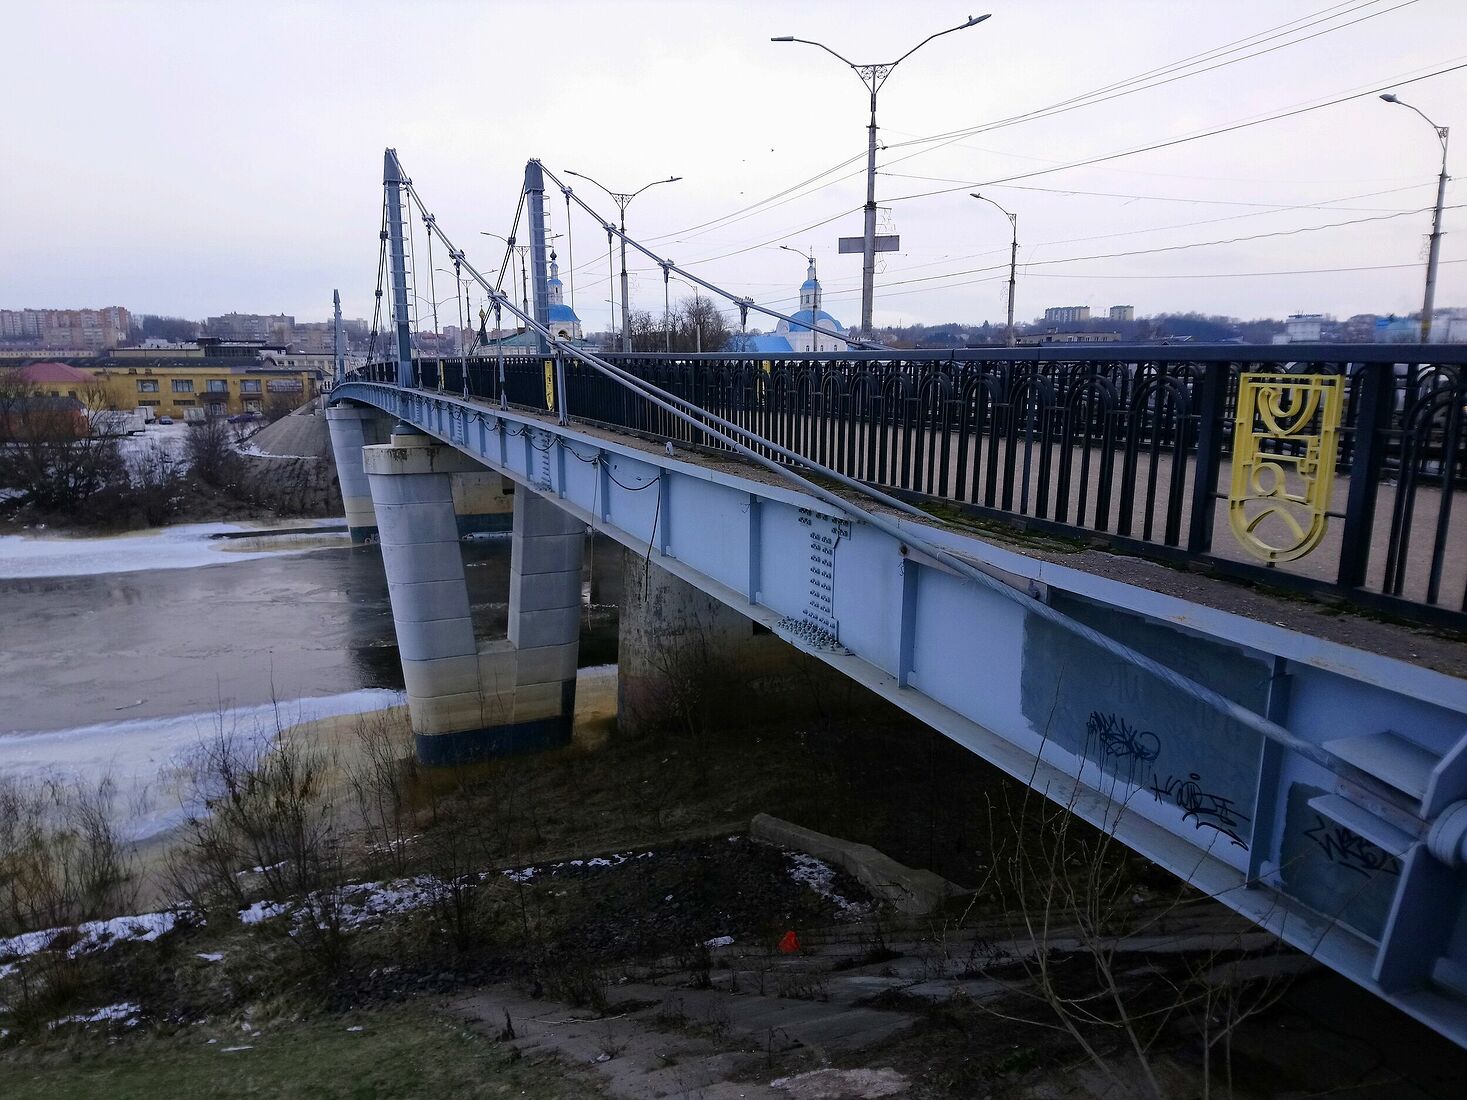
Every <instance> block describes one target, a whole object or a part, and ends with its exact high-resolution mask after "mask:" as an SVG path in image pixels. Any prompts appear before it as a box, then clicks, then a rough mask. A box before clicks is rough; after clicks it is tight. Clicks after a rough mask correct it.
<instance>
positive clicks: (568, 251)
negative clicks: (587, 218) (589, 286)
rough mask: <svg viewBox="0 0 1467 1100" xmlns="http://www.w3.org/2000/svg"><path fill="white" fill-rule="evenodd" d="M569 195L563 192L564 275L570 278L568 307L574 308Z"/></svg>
mask: <svg viewBox="0 0 1467 1100" xmlns="http://www.w3.org/2000/svg"><path fill="white" fill-rule="evenodd" d="M570 202H571V197H570V192H569V191H566V192H565V269H566V270H565V277H566V278H567V279H568V280H570V307H571V312H572V313H574V312H575V309H576V238H575V234H574V233H573V232H572V231H571V220H572V219H571V205H570Z"/></svg>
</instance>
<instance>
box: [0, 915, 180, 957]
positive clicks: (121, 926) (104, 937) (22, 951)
mask: <svg viewBox="0 0 1467 1100" xmlns="http://www.w3.org/2000/svg"><path fill="white" fill-rule="evenodd" d="M177 924H178V914H176V913H173V912H163V913H140V914H138V915H137V916H132V917H112V918H111V919H109V920H94V921H87V922H86V923H85V924H79V925H77V926H76V928H75V929H72V928H47V929H45V930H44V931H41V932H22V933H21V934H20V935H18V936H11V937H10V938H9V939H4V940H0V958H9V957H16V958H22V959H23V958H25V957H26V956H28V955H34V954H36V953H37V952H39V951H45V950H46V949H47V948H49V947H50V946H51V945H52V944H53V943H55V942H56V940H57V939H58V938H59V937H60V936H62V935H63V934H64V933H67V932H72V931H74V932H75V933H76V937H77V938H76V942H75V943H73V944H72V945H71V946H70V947H69V948H67V950H66V953H67V955H68V956H69V957H71V958H73V959H75V958H79V957H80V956H82V955H90V954H92V953H93V952H94V951H103V950H105V949H107V948H109V947H111V946H113V945H114V944H119V943H152V942H153V941H154V940H156V939H157V938H158V937H159V936H163V935H167V934H168V933H169V932H171V931H173V929H174V927H175V926H176V925H177Z"/></svg>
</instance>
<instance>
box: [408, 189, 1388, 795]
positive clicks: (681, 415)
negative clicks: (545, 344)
mask: <svg viewBox="0 0 1467 1100" xmlns="http://www.w3.org/2000/svg"><path fill="white" fill-rule="evenodd" d="M406 186H407V189H408V193H409V195H410V196H411V197H412V198H413V200H414V201H415V202H416V203H417V204H418V206H419V208H420V209H422V206H423V204H422V198H421V197H420V196H419V195H418V194H417V193H416V191H414V190H413V188H412V186H411V184H408V185H406ZM432 231H433V232H436V233H437V234H438V235H439V237H440V238H441V239H442V241H443V243H444V245H445V246H447V247H449V248H453V247H454V246H453V243H452V242H451V241H450V240H449V239H448V237H447V235H446V234H445V233H444V232H443V229H442V227H440V226H439V225H437V223H436V222H435V223H433V226H432ZM464 267H465V268H466V269H467V270H468V272H469V274H470V275H471V276H472V277H473V278H474V279H475V280H476V281H477V282H478V283H479V285H480V286H481V287H483V288H484V289H485V290H490V289H491V288H490V287H489V283H488V280H486V279H485V278H484V276H483V275H481V274H480V273H479V272H478V270H477V269H476V268H475V267H474V266H473V265H472V264H470V263H469V262H468V260H467V259H465V260H464ZM491 293H492V294H493V295H494V297H495V304H496V308H498V307H499V306H500V305H504V306H507V307H508V308H509V310H510V312H511V313H514V314H518V315H519V316H520V318H521V319H522V320H523V321H524V322H525V325H526V327H527V328H533V329H534V330H536V331H537V332H538V333H539V334H540V335H542V336H544V337H545V338H546V339H547V340H548V341H549V342H550V344H551V346H552V347H554V348H555V349H556V351H557V352H559V353H561V354H567V355H570V356H572V357H573V358H575V359H578V360H580V361H581V362H583V363H585V364H586V365H587V366H589V367H591V368H592V369H593V370H595V371H596V372H597V373H599V374H602V375H605V376H607V377H608V378H611V379H613V380H614V381H618V382H620V383H621V384H622V385H623V386H624V387H625V388H627V389H629V390H631V391H633V392H635V393H638V394H640V395H641V396H642V397H643V398H644V399H645V400H647V401H648V402H650V403H651V404H653V405H655V406H657V407H658V408H660V409H662V410H664V411H665V412H668V413H671V414H672V415H673V416H674V417H676V418H677V419H678V420H681V421H683V422H684V423H686V424H688V425H689V426H690V427H692V428H694V429H696V430H698V431H700V432H702V433H704V434H705V435H707V436H708V437H709V438H710V439H714V440H717V441H718V442H720V443H723V444H724V445H725V446H727V447H729V448H730V449H731V450H733V451H735V452H737V453H738V454H740V455H742V456H743V457H745V458H747V459H749V460H750V461H752V462H755V463H757V464H758V465H760V466H762V467H764V468H765V469H767V470H769V471H770V472H771V473H773V474H775V475H776V476H778V477H780V478H782V479H784V480H786V481H790V482H793V483H794V484H795V485H797V486H798V487H799V488H800V489H802V490H803V491H804V492H806V493H809V494H810V495H812V496H814V497H816V498H817V499H819V500H821V501H823V502H824V503H826V504H828V505H829V506H831V507H832V508H835V509H836V510H837V511H839V512H842V513H844V514H845V515H847V516H849V517H850V518H851V519H853V520H856V521H858V522H865V523H868V524H870V525H871V526H872V527H874V528H876V529H877V530H879V531H881V532H883V533H885V534H887V535H889V536H890V537H892V538H894V539H897V540H899V541H900V542H901V543H902V544H903V545H906V546H909V547H912V548H915V549H917V550H918V551H920V552H921V553H922V554H924V555H926V556H928V557H931V558H933V559H935V560H936V561H938V562H939V563H940V564H942V565H944V566H946V567H947V568H948V569H951V570H952V571H953V572H955V573H957V574H958V575H959V576H961V577H963V578H965V579H967V580H969V581H972V582H973V583H974V584H976V585H978V586H979V587H981V588H984V589H987V590H988V591H990V592H993V593H995V594H996V595H999V596H1001V597H1003V598H1004V599H1007V600H1010V601H1011V602H1014V603H1017V604H1018V605H1019V606H1020V607H1021V608H1023V609H1024V610H1025V611H1027V612H1028V613H1030V614H1032V615H1034V616H1036V617H1038V618H1041V619H1044V620H1045V621H1047V622H1050V623H1052V624H1053V625H1055V626H1058V627H1060V628H1061V629H1063V630H1066V631H1068V632H1070V633H1071V634H1074V635H1075V636H1077V637H1079V638H1080V639H1081V640H1083V641H1085V642H1088V643H1089V644H1091V645H1094V646H1096V647H1097V648H1098V649H1100V650H1102V651H1103V652H1106V653H1109V654H1110V655H1112V656H1114V657H1116V658H1117V659H1119V660H1122V661H1125V662H1126V663H1128V664H1130V665H1133V666H1135V667H1136V668H1139V669H1140V670H1142V671H1143V672H1146V673H1148V674H1150V675H1152V676H1154V677H1156V678H1157V679H1158V680H1160V681H1161V682H1162V683H1163V684H1165V685H1167V686H1168V687H1171V688H1173V689H1174V690H1176V691H1179V692H1181V693H1183V694H1185V695H1188V696H1190V697H1192V698H1193V699H1195V700H1197V701H1198V702H1200V703H1202V704H1203V705H1205V706H1207V707H1209V708H1211V709H1214V710H1216V711H1218V712H1220V713H1221V714H1223V715H1224V716H1226V717H1227V718H1229V719H1231V720H1233V721H1235V722H1237V723H1239V724H1240V725H1243V726H1245V727H1247V728H1249V729H1251V730H1253V731H1255V732H1257V733H1259V734H1260V735H1262V736H1263V737H1265V738H1267V739H1269V740H1271V741H1274V742H1276V743H1278V744H1280V745H1282V746H1283V747H1285V748H1286V749H1288V750H1289V751H1291V752H1295V753H1298V754H1299V755H1300V756H1302V757H1304V758H1305V759H1307V760H1310V761H1313V762H1314V763H1317V764H1319V765H1320V766H1322V767H1324V768H1327V769H1329V770H1331V771H1339V770H1340V768H1341V766H1342V763H1343V762H1342V761H1340V760H1339V759H1338V758H1337V757H1336V756H1335V755H1334V754H1333V753H1331V752H1329V751H1328V750H1327V749H1325V748H1323V747H1322V746H1320V745H1316V744H1313V743H1311V742H1309V741H1305V740H1304V739H1303V738H1300V737H1298V736H1296V735H1294V734H1293V733H1291V732H1289V731H1288V730H1287V729H1285V728H1284V727H1283V726H1281V725H1279V724H1278V723H1277V722H1274V721H1271V720H1270V719H1268V718H1266V717H1264V716H1263V715H1261V714H1257V713H1255V712H1254V711H1252V710H1249V709H1248V708H1247V707H1244V706H1243V705H1241V704H1240V703H1237V702H1235V701H1234V700H1232V699H1229V698H1228V697H1227V696H1225V695H1222V694H1221V693H1220V692H1217V691H1215V690H1214V689H1212V688H1210V687H1208V686H1206V685H1205V684H1201V683H1198V682H1197V681H1195V680H1193V679H1191V678H1190V677H1187V676H1184V675H1183V674H1181V673H1179V672H1177V671H1176V670H1175V669H1172V668H1169V667H1167V666H1166V665H1164V664H1162V663H1161V662H1159V661H1157V660H1155V659H1154V658H1152V657H1149V656H1147V655H1146V654H1144V653H1140V652H1138V651H1137V650H1135V649H1132V648H1131V647H1130V646H1128V645H1126V644H1125V643H1123V642H1120V641H1117V640H1116V639H1114V638H1111V637H1109V636H1108V635H1105V634H1102V633H1100V632H1099V631H1098V630H1095V629H1094V628H1093V627H1090V626H1088V625H1086V624H1085V623H1082V622H1080V621H1078V620H1076V619H1073V618H1071V617H1070V616H1069V615H1066V614H1065V613H1064V612H1062V611H1059V610H1056V609H1055V608H1053V607H1051V606H1050V605H1049V604H1047V603H1044V602H1043V601H1041V600H1039V599H1036V598H1035V597H1034V596H1032V595H1030V594H1029V593H1028V592H1024V591H1020V590H1019V589H1017V588H1014V587H1012V586H1011V585H1010V584H1009V583H1008V582H1007V581H1006V580H1004V579H1003V578H1002V577H1001V576H995V575H993V573H990V572H988V571H986V570H985V568H984V567H982V566H980V565H977V564H975V563H973V562H971V561H969V560H967V559H966V558H962V557H959V556H958V555H956V554H954V553H952V552H951V551H950V550H947V549H946V548H944V547H942V546H940V545H939V544H937V543H934V542H929V541H928V540H926V539H925V538H922V537H921V536H920V535H918V534H916V533H914V532H913V531H911V530H904V529H903V528H902V527H901V526H899V524H898V523H897V522H895V521H893V520H892V519H889V518H888V517H886V516H885V515H883V514H881V513H880V512H876V511H871V510H868V509H866V508H863V507H861V506H860V505H858V504H856V503H854V502H853V501H850V500H847V499H846V498H844V497H842V496H840V495H838V494H836V493H834V492H832V491H831V490H829V489H826V488H825V487H824V486H822V485H819V484H817V483H816V482H814V481H811V480H810V479H809V478H806V477H804V476H802V475H801V474H800V473H798V472H797V471H796V470H794V469H792V468H791V467H790V466H788V465H785V464H783V463H780V462H777V461H776V460H775V459H773V458H770V457H769V456H768V455H766V454H763V453H761V452H760V451H759V450H758V449H756V448H758V447H762V448H764V449H765V450H768V451H770V452H772V453H774V454H777V455H780V456H782V457H784V458H786V459H788V460H789V461H790V462H793V463H795V464H797V465H799V466H803V467H805V468H806V469H808V470H810V471H811V472H812V473H815V474H818V475H819V476H821V477H823V478H828V479H831V480H833V481H835V482H837V483H838V484H840V485H842V486H844V487H846V488H849V489H851V490H853V491H854V492H857V493H860V494H861V495H863V496H867V497H869V498H871V499H872V500H875V501H877V502H879V503H881V504H883V505H885V506H886V507H888V508H891V509H894V510H896V511H899V512H902V513H905V514H907V515H911V516H914V517H915V518H918V519H921V520H922V521H924V522H928V523H930V522H931V521H932V517H931V516H929V515H928V514H927V513H925V512H922V511H920V510H918V509H916V508H914V507H913V506H912V505H910V504H907V503H906V502H904V501H901V500H898V499H897V498H895V497H893V496H890V495H888V494H886V493H884V492H882V491H881V490H879V489H875V488H873V487H872V486H869V485H865V484H863V483H861V482H859V481H856V480H855V479H854V478H850V477H847V476H846V475H844V474H841V473H839V472H838V471H836V470H833V469H831V468H829V467H827V466H824V465H823V464H821V463H818V462H815V461H814V460H812V459H810V458H808V457H806V456H804V455H800V454H796V453H795V452H793V451H790V450H788V449H786V448H784V447H781V446H779V445H778V444H776V443H774V442H772V441H770V440H766V439H763V438H762V437H760V436H758V435H756V434H755V433H753V432H750V431H749V430H748V429H745V428H742V427H740V426H739V425H737V424H733V423H732V422H730V421H727V420H724V419H723V418H722V417H720V416H717V415H716V414H714V413H710V412H708V411H707V410H704V409H701V408H699V407H698V406H696V405H693V404H692V403H691V402H688V401H685V400H684V399H682V398H680V397H677V396H676V395H675V394H671V393H668V392H667V391H666V390H662V389H660V388H659V387H657V386H655V385H653V384H652V383H650V382H647V381H645V380H644V379H640V378H638V377H636V376H635V375H633V374H630V373H628V372H627V371H625V370H623V369H621V368H620V367H617V366H616V365H615V364H613V363H610V362H608V361H607V360H605V359H602V358H601V357H600V356H598V355H595V354H592V353H590V352H587V351H584V350H582V349H581V348H578V347H576V346H575V345H574V344H572V343H570V342H569V341H565V340H561V339H559V338H558V337H556V336H555V335H554V333H552V332H551V331H550V329H549V328H547V327H546V326H544V325H542V324H540V323H539V322H538V321H536V320H535V319H534V318H533V317H531V316H530V315H529V313H528V312H526V311H523V310H521V309H519V308H517V307H516V306H515V305H514V303H513V302H507V301H504V300H503V299H504V296H503V295H502V294H501V293H499V292H498V291H491ZM755 308H758V307H757V306H756V307H755ZM500 392H501V397H500V401H501V408H502V407H504V394H503V390H502V389H501V391H500ZM679 406H683V407H681V408H680V407H679ZM686 409H692V410H694V411H693V412H689V411H686ZM710 422H711V423H710ZM715 424H717V425H721V426H723V427H726V428H728V429H730V430H731V431H733V432H736V433H737V434H739V435H742V436H745V437H746V438H748V439H749V440H750V441H751V443H752V444H753V445H752V446H750V445H745V444H744V443H741V442H739V441H738V439H736V438H734V436H733V435H730V434H728V433H726V432H724V431H721V430H719V428H718V427H715V426H714V425H715ZM1352 770H1353V769H1352ZM1359 781H1360V782H1361V783H1362V784H1364V785H1366V786H1368V787H1369V788H1370V789H1371V790H1372V791H1373V792H1374V793H1375V794H1376V795H1377V796H1378V797H1381V798H1383V799H1386V800H1388V801H1389V802H1390V803H1391V804H1393V805H1404V804H1403V802H1402V797H1401V795H1399V794H1398V793H1397V792H1394V791H1393V790H1391V789H1390V788H1387V787H1386V786H1385V785H1384V784H1382V783H1380V782H1379V781H1377V780H1375V779H1373V778H1372V777H1370V776H1368V775H1365V774H1363V773H1361V774H1360V775H1359ZM1408 812H1411V813H1412V814H1413V816H1414V810H1410V809H1408Z"/></svg>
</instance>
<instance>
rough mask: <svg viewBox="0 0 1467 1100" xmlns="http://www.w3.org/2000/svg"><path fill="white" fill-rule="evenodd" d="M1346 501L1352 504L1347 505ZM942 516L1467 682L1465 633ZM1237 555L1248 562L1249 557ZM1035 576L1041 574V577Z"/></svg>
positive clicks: (532, 415) (1050, 557)
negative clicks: (1243, 557) (1246, 558)
mask: <svg viewBox="0 0 1467 1100" xmlns="http://www.w3.org/2000/svg"><path fill="white" fill-rule="evenodd" d="M470 401H474V403H476V404H479V405H482V406H484V407H485V408H489V407H490V406H489V405H488V404H487V403H485V402H482V401H475V399H473V398H470ZM515 412H516V414H517V415H522V416H524V417H525V418H526V419H527V420H535V421H538V422H539V423H541V424H544V425H545V426H546V427H547V428H549V427H554V426H555V424H556V420H555V417H554V416H552V415H550V414H549V413H545V412H542V411H541V410H538V409H529V408H521V407H516V408H515ZM577 427H578V428H579V429H580V430H581V431H583V432H585V433H586V434H587V435H588V436H591V437H594V438H597V439H604V440H607V441H615V442H617V443H619V444H621V445H623V446H626V447H629V448H632V449H634V450H639V451H642V452H643V453H645V454H647V455H649V456H652V457H655V456H657V455H658V454H665V453H666V443H665V441H659V440H654V439H650V438H648V437H646V436H644V435H642V434H640V433H636V432H630V431H627V430H624V429H620V428H608V427H605V426H602V425H598V424H595V423H586V422H578V423H577ZM675 446H676V450H677V453H678V455H679V456H680V457H684V458H686V457H689V456H690V455H696V459H695V460H696V461H697V462H699V463H700V464H702V465H705V466H707V467H708V468H710V469H716V470H720V471H723V472H725V473H728V474H730V475H732V476H737V477H740V478H747V479H749V480H751V481H757V482H760V483H762V484H766V485H780V486H782V485H784V484H785V482H784V481H783V479H781V478H780V477H778V476H777V475H776V474H773V473H771V472H770V471H769V470H767V469H765V468H764V467H762V466H759V465H758V464H756V463H754V462H751V461H749V460H748V459H746V458H743V457H741V456H740V455H737V454H731V453H730V452H728V451H727V450H722V449H714V448H712V447H705V446H699V445H692V444H686V443H679V444H676V445H675ZM1345 481H1346V485H1345V488H1344V489H1341V488H1340V487H1339V483H1338V482H1337V483H1336V495H1337V496H1338V495H1339V494H1340V493H1341V492H1343V491H1347V489H1348V479H1345ZM827 488H829V489H830V490H831V491H832V492H834V493H836V494H837V495H839V496H842V497H846V498H847V499H849V500H851V501H852V503H854V504H858V505H860V506H861V507H864V508H867V509H869V510H871V511H876V512H883V513H886V514H890V515H892V516H896V515H898V513H896V512H894V511H892V510H891V509H888V508H886V507H885V506H883V505H881V504H880V503H877V502H873V501H871V500H870V499H869V498H865V497H861V496H859V495H858V494H856V493H853V492H851V491H849V490H847V489H843V488H842V487H841V486H839V485H835V484H831V485H828V486H827ZM1340 499H1341V500H1343V497H1341V498H1340ZM1218 508H1219V511H1220V515H1219V522H1220V523H1221V524H1223V525H1226V523H1227V517H1226V502H1225V501H1219V504H1218ZM1426 511H1430V509H1426ZM933 515H934V523H941V524H943V525H945V526H948V527H950V528H952V529H954V530H958V531H964V532H967V533H969V534H972V535H973V536H975V537H977V538H981V539H983V540H984V541H986V542H988V543H991V544H993V545H996V546H1001V547H1003V548H1005V549H1006V550H1010V551H1012V552H1013V553H1015V554H1018V555H1020V556H1021V557H1025V558H1032V559H1034V560H1035V561H1036V562H1048V563H1050V564H1052V565H1058V566H1063V567H1065V568H1067V569H1075V570H1079V571H1080V572H1083V573H1088V574H1092V575H1094V576H1096V577H1103V578H1105V579H1107V580H1113V581H1118V582H1120V583H1122V584H1125V585H1130V586H1133V587H1135V588H1137V589H1139V590H1142V591H1147V592H1157V593H1162V594H1164V595H1167V596H1171V597H1174V598H1176V599H1179V600H1186V601H1188V602H1191V603H1195V604H1199V605H1201V606H1203V607H1209V608H1213V609H1215V610H1217V611H1225V612H1228V613H1229V614H1233V615H1238V616H1241V617H1243V618H1246V619H1251V620H1253V621H1254V622H1258V623H1263V624H1268V625H1272V626H1278V627H1283V628H1285V629H1288V630H1291V631H1297V632H1299V633H1301V634H1309V635H1312V636H1314V637H1317V638H1323V639H1328V640H1329V641H1331V642H1337V643H1339V644H1340V645H1344V646H1349V647H1351V648H1354V649H1360V650H1364V651H1366V652H1369V653H1374V654H1378V655H1379V656H1382V657H1390V658H1393V659H1395V660H1401V661H1410V662H1412V663H1414V664H1419V665H1421V666H1422V667H1424V668H1430V669H1432V670H1433V671H1436V672H1441V673H1444V674H1446V675H1449V676H1456V677H1460V678H1464V679H1467V641H1464V639H1463V638H1462V637H1461V636H1460V635H1457V634H1454V633H1452V632H1450V631H1442V630H1437V629H1435V628H1432V627H1428V626H1421V625H1417V624H1412V623H1404V622H1395V621H1392V620H1390V619H1388V618H1382V617H1380V616H1378V615H1375V614H1373V613H1371V612H1369V611H1367V610H1364V609H1361V608H1355V607H1351V606H1350V605H1349V603H1348V600H1347V599H1345V598H1343V597H1340V596H1337V595H1330V596H1324V597H1318V598H1316V597H1312V596H1310V595H1307V594H1305V595H1301V594H1296V593H1292V592H1290V593H1285V592H1282V591H1277V590H1270V589H1268V588H1264V587H1259V586H1258V585H1256V584H1253V583H1250V582H1246V581H1237V580H1233V579H1231V578H1226V577H1215V576H1210V575H1207V574H1206V573H1205V572H1203V571H1200V570H1196V571H1194V570H1191V569H1186V568H1176V567H1173V566H1169V565H1165V564H1162V563H1160V562H1156V561H1152V560H1149V559H1147V558H1142V557H1136V556H1132V555H1128V554H1122V553H1117V552H1115V551H1112V550H1108V549H1104V548H1102V547H1099V546H1083V545H1081V544H1079V543H1078V542H1077V541H1075V540H1074V539H1070V538H1065V537H1063V536H1060V537H1050V536H1048V535H1047V534H1046V533H1044V532H1042V531H1036V532H1026V531H1024V530H1022V528H1021V525H1022V523H1023V519H1022V517H1013V518H1009V519H998V520H987V519H984V518H980V517H973V516H966V515H964V514H963V513H961V512H959V511H956V510H954V509H944V508H942V507H941V506H940V505H935V506H934V507H933ZM1328 537H1329V536H1327V538H1328ZM1334 538H1335V539H1336V540H1338V538H1339V535H1338V532H1336V533H1335V534H1334ZM1238 553H1239V556H1240V557H1241V554H1242V552H1241V549H1240V550H1239V551H1238ZM1453 556H1454V557H1455V558H1456V559H1458V560H1459V561H1460V563H1461V567H1462V569H1463V570H1467V541H1464V542H1463V544H1462V545H1461V546H1458V547H1455V548H1454V550H1453ZM1034 575H1035V576H1037V575H1038V573H1037V572H1036V573H1035V574H1034Z"/></svg>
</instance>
